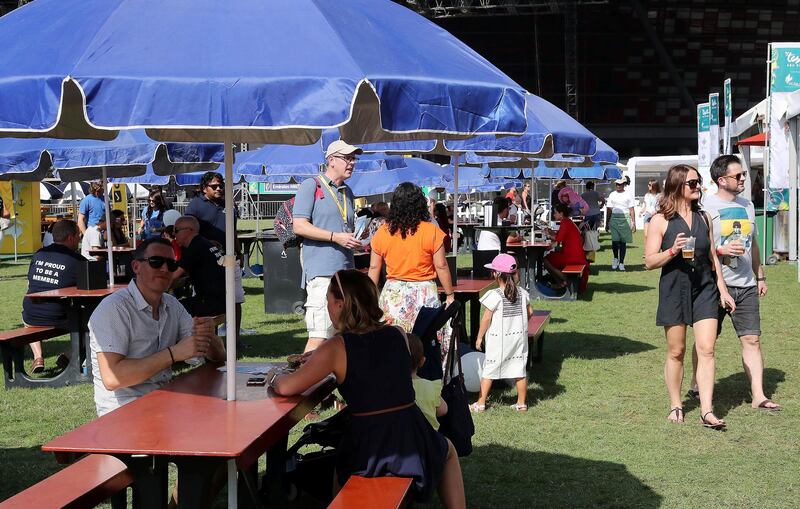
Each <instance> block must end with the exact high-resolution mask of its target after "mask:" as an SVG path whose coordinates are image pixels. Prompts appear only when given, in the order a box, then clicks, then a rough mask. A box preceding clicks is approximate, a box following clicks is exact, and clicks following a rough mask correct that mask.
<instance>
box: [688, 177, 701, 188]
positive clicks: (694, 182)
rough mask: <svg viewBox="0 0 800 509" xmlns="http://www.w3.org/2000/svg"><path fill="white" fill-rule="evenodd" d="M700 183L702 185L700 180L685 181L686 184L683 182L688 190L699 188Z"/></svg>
mask: <svg viewBox="0 0 800 509" xmlns="http://www.w3.org/2000/svg"><path fill="white" fill-rule="evenodd" d="M702 183H703V181H702V180H700V179H691V180H687V181H686V182H684V184H686V185H687V186H689V189H697V186H699V185H700V184H702Z"/></svg>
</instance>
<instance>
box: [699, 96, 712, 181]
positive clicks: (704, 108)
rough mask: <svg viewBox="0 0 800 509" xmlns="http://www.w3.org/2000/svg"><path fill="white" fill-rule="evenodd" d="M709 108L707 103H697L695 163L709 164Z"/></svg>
mask: <svg viewBox="0 0 800 509" xmlns="http://www.w3.org/2000/svg"><path fill="white" fill-rule="evenodd" d="M710 136H711V108H710V106H709V104H708V103H703V104H698V105H697V165H698V166H701V167H706V168H708V167H709V166H711V160H710V159H709V157H710V156H711V149H710V147H709V145H710V143H711V140H710Z"/></svg>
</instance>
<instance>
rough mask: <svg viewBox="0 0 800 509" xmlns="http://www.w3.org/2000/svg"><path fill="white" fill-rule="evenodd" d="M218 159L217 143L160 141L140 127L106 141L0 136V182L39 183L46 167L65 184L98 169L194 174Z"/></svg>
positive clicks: (119, 172)
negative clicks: (54, 172) (201, 167)
mask: <svg viewBox="0 0 800 509" xmlns="http://www.w3.org/2000/svg"><path fill="white" fill-rule="evenodd" d="M222 159H223V148H222V145H220V144H212V143H161V142H157V141H153V140H152V139H150V138H149V137H148V136H147V135H146V134H145V132H144V130H141V129H138V130H131V131H121V132H120V133H119V136H117V137H116V138H115V139H113V140H111V141H98V140H61V139H54V138H20V139H17V138H0V178H13V179H15V180H41V179H42V178H44V176H45V175H46V174H47V172H48V171H50V170H51V169H52V170H55V171H56V172H57V173H58V176H59V178H60V179H61V180H64V181H79V180H96V179H99V178H101V175H102V170H103V168H105V170H106V175H107V176H109V177H122V176H135V175H143V174H145V173H146V171H147V168H148V166H150V168H151V169H152V170H153V171H154V172H155V173H159V174H162V175H163V174H172V173H178V172H181V171H192V170H196V169H197V168H198V166H200V165H199V164H198V163H212V164H205V165H203V166H207V167H208V168H209V169H210V168H216V166H217V165H216V164H214V163H220V162H222Z"/></svg>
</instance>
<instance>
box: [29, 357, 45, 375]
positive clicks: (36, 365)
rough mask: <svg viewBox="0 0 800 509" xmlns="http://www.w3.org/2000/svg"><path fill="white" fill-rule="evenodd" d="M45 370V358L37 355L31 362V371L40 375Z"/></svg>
mask: <svg viewBox="0 0 800 509" xmlns="http://www.w3.org/2000/svg"><path fill="white" fill-rule="evenodd" d="M43 372H44V359H42V358H41V357H37V358H35V359H33V362H31V373H33V374H34V375H38V374H39V373H43Z"/></svg>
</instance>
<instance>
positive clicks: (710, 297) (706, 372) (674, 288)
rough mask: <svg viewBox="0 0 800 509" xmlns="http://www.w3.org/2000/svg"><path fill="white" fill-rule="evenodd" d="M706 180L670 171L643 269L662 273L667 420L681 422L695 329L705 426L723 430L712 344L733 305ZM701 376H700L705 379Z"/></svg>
mask: <svg viewBox="0 0 800 509" xmlns="http://www.w3.org/2000/svg"><path fill="white" fill-rule="evenodd" d="M702 183H703V182H702V179H701V178H700V174H699V173H698V172H697V170H696V169H695V168H693V167H691V166H688V165H684V164H679V165H676V166H673V167H672V168H670V169H669V172H668V173H667V179H666V184H665V186H664V195H663V197H662V199H661V201H660V202H659V207H658V212H657V213H656V215H654V216H653V218H652V220H651V221H650V228H649V231H648V236H647V241H646V244H645V266H646V267H647V269H648V270H650V269H657V268H661V279H660V281H659V289H658V311H657V313H656V324H657V325H661V326H663V327H664V331H665V334H666V337H667V360H666V363H665V365H664V380H665V382H666V384H667V391H668V392H669V399H670V411H669V414H668V415H667V419H668V420H670V421H672V422H683V417H684V416H683V404H682V402H681V384H682V382H683V358H684V354H685V352H686V327H687V326H692V328H693V329H694V340H695V345H696V347H697V352H698V364H697V385H698V388H699V391H700V410H701V414H700V420H701V422H702V424H703V426H705V427H707V428H712V429H716V430H722V429H724V428H725V421H723V420H722V419H719V418H717V416H715V415H714V412H713V409H712V399H713V394H714V344H715V342H716V339H717V316H718V309H719V306H720V305H722V306H724V307H726V308H728V309H731V311H732V310H733V308H735V304H734V301H733V299H732V298H731V296H730V294H728V289H727V287H726V286H725V281H724V280H723V279H722V270H721V268H720V264H719V260H718V259H717V255H716V252H715V250H714V249H711V246H713V245H714V243H713V240H712V238H713V237H712V236H711V231H710V224H711V223H710V222H709V220H708V216H707V215H706V214H705V213H704V212H702V211H701V210H700V198H701V197H702V191H701V186H702ZM701 373H702V374H701Z"/></svg>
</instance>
